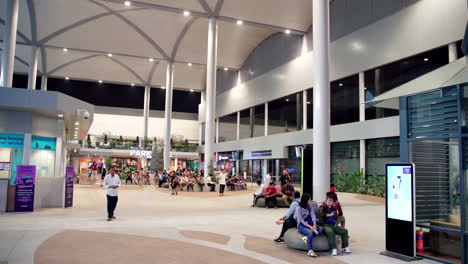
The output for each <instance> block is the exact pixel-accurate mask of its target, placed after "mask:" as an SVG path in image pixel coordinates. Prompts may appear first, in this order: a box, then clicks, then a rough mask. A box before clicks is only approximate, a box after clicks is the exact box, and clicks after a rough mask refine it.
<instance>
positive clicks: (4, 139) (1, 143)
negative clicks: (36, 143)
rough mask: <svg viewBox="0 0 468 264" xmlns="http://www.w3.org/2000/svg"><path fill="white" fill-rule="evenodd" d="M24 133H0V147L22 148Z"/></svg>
mask: <svg viewBox="0 0 468 264" xmlns="http://www.w3.org/2000/svg"><path fill="white" fill-rule="evenodd" d="M23 141H24V135H18V134H0V148H21V149H22V148H23Z"/></svg>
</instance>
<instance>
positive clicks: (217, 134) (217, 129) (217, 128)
mask: <svg viewBox="0 0 468 264" xmlns="http://www.w3.org/2000/svg"><path fill="white" fill-rule="evenodd" d="M216 143H219V118H216Z"/></svg>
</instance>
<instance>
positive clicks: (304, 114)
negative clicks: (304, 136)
mask: <svg viewBox="0 0 468 264" xmlns="http://www.w3.org/2000/svg"><path fill="white" fill-rule="evenodd" d="M306 129H307V90H304V91H302V130H306Z"/></svg>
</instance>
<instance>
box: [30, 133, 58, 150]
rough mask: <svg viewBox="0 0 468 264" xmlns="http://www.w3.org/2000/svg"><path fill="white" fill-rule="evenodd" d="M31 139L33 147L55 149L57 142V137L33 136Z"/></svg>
mask: <svg viewBox="0 0 468 264" xmlns="http://www.w3.org/2000/svg"><path fill="white" fill-rule="evenodd" d="M31 140H32V142H31V148H32V149H37V150H50V151H55V147H56V144H57V142H56V139H55V138H48V137H36V136H32V139H31Z"/></svg>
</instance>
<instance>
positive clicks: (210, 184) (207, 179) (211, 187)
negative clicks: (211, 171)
mask: <svg viewBox="0 0 468 264" xmlns="http://www.w3.org/2000/svg"><path fill="white" fill-rule="evenodd" d="M205 183H206V185H208V186H209V187H210V192H214V191H215V188H216V184H215V183H214V182H213V180H212V179H211V176H209V177H208V178H206V179H205Z"/></svg>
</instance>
